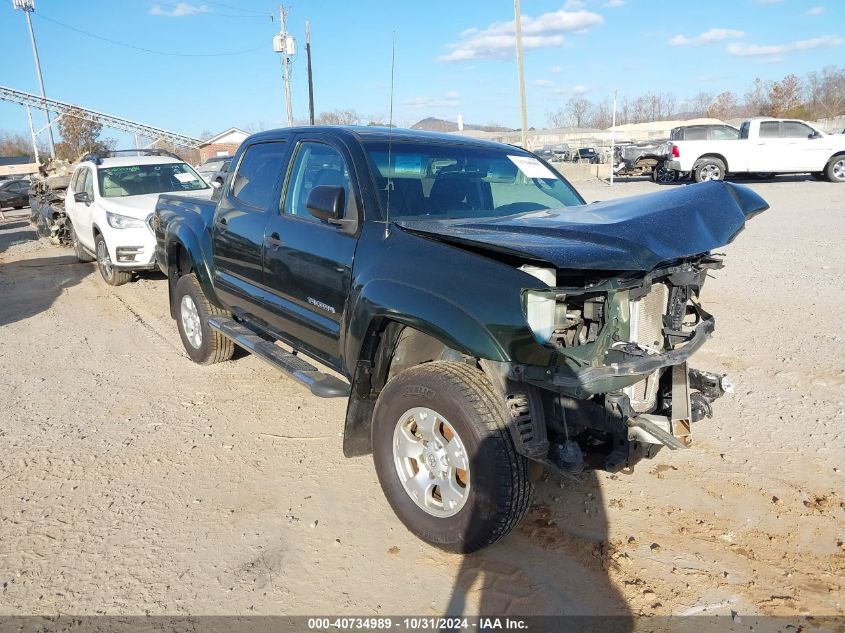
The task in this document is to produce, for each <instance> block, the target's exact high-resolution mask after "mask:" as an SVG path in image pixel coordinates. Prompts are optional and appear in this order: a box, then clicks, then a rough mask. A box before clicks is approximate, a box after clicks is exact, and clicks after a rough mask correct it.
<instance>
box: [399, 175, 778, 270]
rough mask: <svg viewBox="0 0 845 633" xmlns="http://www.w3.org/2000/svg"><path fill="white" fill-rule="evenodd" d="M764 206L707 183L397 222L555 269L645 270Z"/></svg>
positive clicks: (721, 235)
mask: <svg viewBox="0 0 845 633" xmlns="http://www.w3.org/2000/svg"><path fill="white" fill-rule="evenodd" d="M768 208H769V205H768V204H767V203H766V201H765V200H763V198H761V197H760V196H758V195H757V194H756V193H754V192H753V191H752V190H751V189H749V188H748V187H743V186H741V185H734V184H731V183H725V182H706V183H701V184H697V185H688V186H678V187H673V188H672V189H670V190H668V191H662V192H659V193H653V194H647V195H643V196H636V197H632V198H623V199H620V200H610V201H607V202H597V203H594V204H588V205H582V206H578V207H565V208H562V209H548V210H545V211H532V212H529V213H520V214H517V215H510V216H506V217H501V218H490V219H479V220H475V219H457V220H426V221H420V222H416V221H413V222H402V221H399V222H397V223H396V224H397V225H399V226H400V227H402V228H403V229H406V230H408V231H411V232H414V233H419V234H424V235H427V236H432V237H435V238H437V239H441V240H443V241H447V242H452V243H456V244H466V245H469V246H472V247H474V248H478V247H481V248H487V249H491V250H495V251H499V252H504V253H509V254H514V255H521V256H527V257H529V258H531V259H538V260H542V261H546V262H549V263H550V264H553V265H554V266H556V267H557V268H568V269H582V270H640V271H649V270H652V269H654V268H655V267H656V266H657V265H658V264H660V263H662V262H666V261H671V260H674V259H678V258H681V257H687V256H691V255H697V254H700V253H705V252H707V251H710V250H712V249H714V248H718V247H720V246H724V245H725V244H727V243H729V242H730V241H732V240H733V239H734V237H736V235H737V234H738V233H739V232H740V231H741V230H742V229H743V227H744V226H745V222H746V220H748V219H749V218H751V217H753V216H754V215H757V214H758V213H761V212H762V211H765V210H766V209H768Z"/></svg>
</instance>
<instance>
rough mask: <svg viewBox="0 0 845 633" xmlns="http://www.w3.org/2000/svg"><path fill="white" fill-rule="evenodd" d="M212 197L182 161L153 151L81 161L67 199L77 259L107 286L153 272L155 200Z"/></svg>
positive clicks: (207, 188) (87, 158) (67, 210)
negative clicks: (135, 272)
mask: <svg viewBox="0 0 845 633" xmlns="http://www.w3.org/2000/svg"><path fill="white" fill-rule="evenodd" d="M127 154H133V155H127ZM139 154H144V155H139ZM212 191H213V189H212V188H211V187H209V186H208V184H207V183H206V182H205V181H204V180H203V179H202V178H201V177H200V176H199V175H198V174H197V172H195V171H194V170H193V169H192V168H191V167H190V166H188V165H187V164H186V163H185V162H184V161H182V160H181V159H179V158H178V157H177V156H174V155H171V154H166V153H164V152H160V151H157V150H126V151H125V152H111V153H109V154H108V157H100V156H94V155H88V156H85V157H84V158H83V159H82V161H81V162H80V163H79V166H78V167H77V168H76V170H75V171H74V172H73V176H72V177H71V179H70V185H69V186H68V192H67V196H66V197H65V211H66V212H67V217H68V218H69V219H70V223H71V228H70V230H71V238H72V239H73V247H74V250H75V251H76V257H77V259H79V261H81V262H90V261H94V260H95V259H96V260H97V265H98V267H99V269H100V273H101V274H102V276H103V279H105V281H106V283H108V284H111V285H112V286H119V285H121V284H125V283H126V282H127V281H129V280H130V279H131V278H132V271H133V270H147V269H154V268H156V262H155V236H154V235H153V231H152V228H151V227H150V225H149V222H150V219H151V218H152V216H153V211H154V210H155V205H156V202H157V201H158V195H159V194H160V193H165V192H168V193H174V192H175V193H179V192H185V193H190V195H194V196H203V197H209V196H210V195H211V193H212Z"/></svg>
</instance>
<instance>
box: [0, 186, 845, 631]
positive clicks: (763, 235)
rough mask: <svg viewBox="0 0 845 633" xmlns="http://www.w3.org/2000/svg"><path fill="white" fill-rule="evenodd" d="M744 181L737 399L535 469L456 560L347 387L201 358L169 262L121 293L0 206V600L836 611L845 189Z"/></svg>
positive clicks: (83, 606) (187, 609)
mask: <svg viewBox="0 0 845 633" xmlns="http://www.w3.org/2000/svg"><path fill="white" fill-rule="evenodd" d="M578 186H579V189H580V190H581V191H582V192H583V193H584V194H585V196H586V197H587V198H588V199H607V198H610V197H618V196H625V195H633V194H639V193H647V192H652V191H655V190H656V189H657V187H656V186H655V185H652V184H651V183H649V182H642V181H640V182H634V181H624V180H623V181H621V182H617V184H616V185H615V186H614V187H613V188H612V189H611V188H609V187H608V186H606V185H604V184H603V183H599V182H588V183H579V185H578ZM752 186H753V187H754V189H756V190H757V191H759V192H760V193H761V194H762V195H763V196H764V197H765V198H766V199H768V200H769V201H770V203H771V205H772V209H771V210H770V211H769V212H767V213H765V214H763V215H762V216H759V217H758V218H756V219H754V220H753V221H752V222H751V223H750V225H749V226H748V228H747V230H746V231H745V232H744V233H743V234H742V235H741V236H740V237H739V238H738V240H737V241H736V243H734V244H732V245H730V246H728V247H726V248H725V249H724V251H725V252H726V253H727V254H728V258H727V262H728V265H727V267H726V268H725V269H724V270H723V271H720V272H719V273H718V274H717V276H716V278H714V279H711V280H710V281H709V283H708V287H706V288H705V300H706V305H707V306H708V309H709V310H710V311H711V312H713V313H715V315H716V317H717V322H718V329H717V333H716V336H715V337H714V339H713V340H712V341H710V342H709V343H708V345H707V346H705V348H704V350H703V351H702V352H701V353H699V354H698V356H697V357H696V358H695V363H694V364H695V365H696V366H698V367H701V368H705V369H709V370H713V371H719V372H727V373H729V374H730V375H731V377H732V379H733V380H734V382H735V383H736V384H737V392H736V394H734V395H733V396H728V397H726V398H725V399H723V400H722V401H720V402H719V403H717V404H718V406H717V409H716V416H715V418H714V419H712V420H708V421H705V422H702V423H700V424H699V425H697V426H696V429H695V434H696V443H695V446H694V449H693V450H690V451H685V452H683V453H677V452H676V453H670V452H669V451H663V452H661V453H660V454H659V455H658V456H657V458H656V459H655V460H653V461H652V462H644V463H642V464H641V465H640V466H639V467H638V468H637V470H636V472H635V473H634V474H633V475H630V476H626V475H618V476H617V475H612V476H611V475H606V474H598V475H594V476H590V477H589V478H587V479H586V480H585V481H583V482H581V483H578V484H575V485H573V484H569V483H567V484H560V483H559V482H558V481H556V480H549V481H542V482H540V483H539V490H538V495H537V505H536V506H535V507H534V508H533V510H532V512H531V513H530V515H529V516H528V518H527V520H526V521H525V523H524V524H523V525H522V527H521V529H519V530H518V531H517V532H515V533H514V534H512V535H511V536H510V537H508V538H507V539H505V540H504V541H503V542H500V543H499V544H497V545H496V546H494V547H492V548H490V549H488V550H486V551H484V552H482V553H479V554H476V555H473V556H469V557H465V558H461V557H458V556H453V555H448V554H445V553H442V552H440V551H438V550H435V549H433V548H431V547H428V546H426V545H425V544H423V543H422V542H420V541H418V540H416V539H415V538H414V537H412V536H411V535H410V534H409V533H408V532H406V531H405V529H404V528H403V526H402V525H401V524H400V523H399V521H398V520H397V519H396V518H395V517H394V516H393V514H392V512H391V511H390V508H389V507H388V505H387V502H386V501H385V499H384V498H383V496H382V493H381V489H380V488H379V485H378V482H377V480H376V477H375V474H374V472H373V468H372V464H371V461H370V459H369V458H360V459H354V460H346V459H344V458H343V456H342V454H341V428H342V421H343V416H344V411H345V402H344V401H343V400H319V399H316V398H313V397H311V396H310V394H308V393H307V392H306V391H305V390H304V389H303V388H301V387H299V386H298V385H297V384H296V383H294V382H292V381H290V380H288V379H285V378H283V377H281V376H280V375H278V374H277V373H275V372H274V371H273V370H271V369H270V368H269V367H267V366H266V365H264V364H263V363H262V362H261V361H259V360H257V359H255V358H252V357H249V356H246V357H241V358H239V359H238V360H236V361H233V362H229V363H225V364H222V365H217V366H214V367H209V368H200V367H198V366H195V365H193V364H192V363H191V362H190V361H189V360H188V358H187V357H186V356H185V354H184V353H183V351H182V346H181V342H180V340H179V337H178V334H177V331H176V327H175V324H174V323H173V322H172V321H171V320H170V318H169V315H168V309H167V300H166V291H165V288H166V282H165V281H164V279H163V278H161V277H158V276H155V275H147V276H144V277H143V278H141V279H140V280H139V281H137V282H134V283H131V284H128V285H126V286H123V287H120V288H116V289H113V288H110V287H108V286H106V285H105V284H104V283H103V282H102V280H101V279H100V277H99V274H98V273H97V272H96V270H95V268H94V267H93V265H87V264H86V265H83V264H77V263H75V261H74V258H73V256H72V253H71V251H70V250H69V249H65V248H60V247H54V246H50V245H49V244H46V243H43V242H38V241H35V240H34V239H33V234H32V232H31V231H30V230H29V227H28V225H27V223H26V221H25V214H26V213H27V212H26V211H25V212H18V213H14V214H8V213H7V215H9V216H11V218H12V221H11V222H10V223H8V224H5V225H0V613H3V614H20V613H38V614H54V613H74V614H98V613H107V614H141V613H150V614H164V613H167V614H180V613H193V614H224V613H239V614H249V613H257V614H271V613H279V614H281V613H284V614H321V613H322V614H324V613H326V612H330V613H341V614H359V615H364V614H440V613H443V612H444V611H446V610H449V611H450V612H453V613H454V612H458V611H460V610H465V612H466V613H477V612H478V611H479V610H480V611H481V612H482V613H484V614H486V615H493V614H505V613H510V614H527V613H537V614H545V613H548V614H611V613H616V614H624V613H661V614H663V613H665V614H668V613H672V614H696V613H729V612H730V611H737V612H739V613H755V614H799V613H809V614H843V613H845V599H843V584H845V580H843V579H845V546H843V539H845V529H843V526H845V520H844V519H845V495H843V491H844V490H845V485H843V473H842V469H843V467H845V466H843V461H844V460H843V458H845V434H844V433H843V427H845V369H843V368H845V331H843V327H842V313H843V308H845V294H843V281H842V280H843V278H845V237H844V236H845V208H844V207H845V205H843V202H842V201H843V199H845V186H843V185H835V184H830V183H820V182H815V181H806V180H804V179H802V178H791V179H785V181H778V182H772V183H754V184H753V185H752Z"/></svg>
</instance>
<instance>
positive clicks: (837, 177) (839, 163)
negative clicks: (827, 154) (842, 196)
mask: <svg viewBox="0 0 845 633" xmlns="http://www.w3.org/2000/svg"><path fill="white" fill-rule="evenodd" d="M824 175H825V176H827V179H828V180H829V181H830V182H845V155H843V154H840V155H838V156H834V157H833V158H831V159H830V162H829V163H828V164H827V167H825V168H824Z"/></svg>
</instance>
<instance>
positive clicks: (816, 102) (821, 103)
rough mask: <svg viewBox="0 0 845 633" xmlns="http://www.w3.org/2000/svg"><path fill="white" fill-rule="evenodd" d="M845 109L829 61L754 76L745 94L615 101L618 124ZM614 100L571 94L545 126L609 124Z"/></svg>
mask: <svg viewBox="0 0 845 633" xmlns="http://www.w3.org/2000/svg"><path fill="white" fill-rule="evenodd" d="M842 114H845V67H837V66H827V67H825V68H824V69H822V70H821V71H819V72H811V73H808V74H807V75H805V76H804V77H803V78H801V77H798V76H797V75H793V74H790V75H787V76H786V77H784V78H783V79H781V80H780V81H763V80H761V79H759V78H758V79H755V80H754V82H753V83H752V84H751V86H750V87H749V88H748V90H747V91H746V92H745V94H743V95H741V96H740V95H737V94H736V93H734V92H731V91H725V92H720V93H718V94H717V93H712V92H699V93H698V94H696V95H695V96H694V97H692V98H690V99H685V100H682V101H679V100H678V99H676V98H675V96H674V95H673V94H671V93H665V92H659V93H654V92H647V93H645V94H643V95H640V96H638V97H636V98H635V99H628V98H627V97H623V98H621V99H620V100H619V101H617V107H616V124H617V125H623V124H625V123H647V122H649V121H665V120H670V119H683V118H696V117H712V118H716V119H722V120H727V119H732V118H740V117H752V116H773V117H794V118H797V119H806V120H810V121H814V120H816V119H824V118H831V117H835V116H839V115H842ZM612 116H613V112H612V102H611V100H610V99H609V98H605V99H603V100H601V101H598V102H593V101H590V100H589V99H587V98H586V97H584V96H582V95H575V96H573V97H571V98H570V99H569V100H568V101H567V102H566V103H565V104H564V105H563V106H561V107H560V108H558V109H557V110H553V111H549V112H548V113H547V118H548V124H549V127H552V128H567V127H590V128H598V129H602V130H603V129H606V128H608V127H610V126H611V125H612V120H613V119H612Z"/></svg>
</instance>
